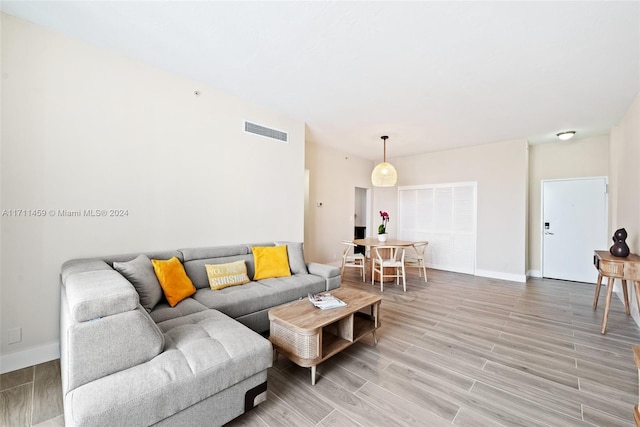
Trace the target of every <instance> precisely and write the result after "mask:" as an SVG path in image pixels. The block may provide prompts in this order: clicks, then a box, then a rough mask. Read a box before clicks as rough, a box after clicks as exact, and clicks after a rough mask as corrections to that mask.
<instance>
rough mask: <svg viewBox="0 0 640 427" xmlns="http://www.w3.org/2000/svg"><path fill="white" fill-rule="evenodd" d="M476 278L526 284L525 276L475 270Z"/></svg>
mask: <svg viewBox="0 0 640 427" xmlns="http://www.w3.org/2000/svg"><path fill="white" fill-rule="evenodd" d="M476 276H480V277H489V278H491V279H500V280H509V281H511V282H520V283H526V282H527V276H526V275H525V274H511V273H502V272H500V271H489V270H476Z"/></svg>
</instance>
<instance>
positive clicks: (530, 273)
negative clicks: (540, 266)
mask: <svg viewBox="0 0 640 427" xmlns="http://www.w3.org/2000/svg"><path fill="white" fill-rule="evenodd" d="M527 277H540V278H542V272H541V271H540V270H529V271H528V272H527Z"/></svg>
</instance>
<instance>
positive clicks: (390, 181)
mask: <svg viewBox="0 0 640 427" xmlns="http://www.w3.org/2000/svg"><path fill="white" fill-rule="evenodd" d="M380 138H382V140H383V141H384V154H383V156H384V157H383V160H382V163H378V164H377V165H376V167H375V168H374V169H373V172H371V183H372V184H373V186H374V187H393V186H394V185H396V182H398V172H396V168H394V167H393V165H392V164H391V163H387V138H389V137H388V136H381V137H380Z"/></svg>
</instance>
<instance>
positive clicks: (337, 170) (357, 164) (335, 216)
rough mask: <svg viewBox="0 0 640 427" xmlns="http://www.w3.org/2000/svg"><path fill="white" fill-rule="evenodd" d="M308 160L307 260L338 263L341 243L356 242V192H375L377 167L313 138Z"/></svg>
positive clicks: (342, 248)
mask: <svg viewBox="0 0 640 427" xmlns="http://www.w3.org/2000/svg"><path fill="white" fill-rule="evenodd" d="M305 158H306V160H305V164H306V168H307V170H308V171H309V190H308V191H309V196H308V197H309V203H308V212H307V215H306V218H307V220H306V222H305V238H304V251H305V258H306V259H307V261H315V262H321V263H337V262H339V261H341V260H342V258H341V257H342V251H343V250H344V247H343V246H342V245H341V244H340V240H345V239H346V240H352V239H353V236H354V225H355V222H354V209H355V189H356V187H358V188H367V189H369V188H371V170H372V169H373V166H374V165H373V162H372V161H371V160H368V159H363V158H361V157H357V156H354V155H351V154H347V153H344V152H342V151H339V150H335V149H332V148H329V147H327V146H324V145H320V144H318V143H316V142H315V141H313V140H312V138H311V136H308V139H307V142H306V150H305ZM320 203H321V204H322V206H319V204H320ZM367 226H369V224H367Z"/></svg>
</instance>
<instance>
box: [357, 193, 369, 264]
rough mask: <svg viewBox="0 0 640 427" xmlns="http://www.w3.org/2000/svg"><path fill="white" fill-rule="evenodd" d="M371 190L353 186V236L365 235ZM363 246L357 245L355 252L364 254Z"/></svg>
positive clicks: (361, 236) (363, 236)
mask: <svg viewBox="0 0 640 427" xmlns="http://www.w3.org/2000/svg"><path fill="white" fill-rule="evenodd" d="M370 192H371V190H370V189H368V188H360V187H356V188H355V194H354V203H353V225H354V227H353V238H354V239H364V238H365V237H367V234H368V232H367V228H368V224H369V212H370V211H371V200H370V199H371V197H370ZM365 249H366V248H365V247H364V246H357V247H356V248H355V252H356V253H360V254H364V253H365Z"/></svg>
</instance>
